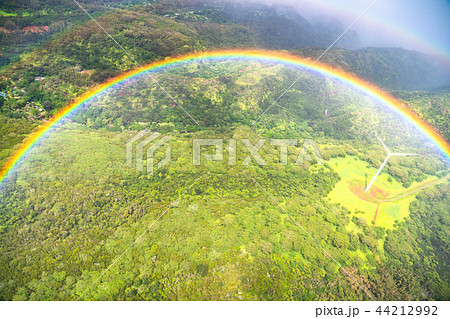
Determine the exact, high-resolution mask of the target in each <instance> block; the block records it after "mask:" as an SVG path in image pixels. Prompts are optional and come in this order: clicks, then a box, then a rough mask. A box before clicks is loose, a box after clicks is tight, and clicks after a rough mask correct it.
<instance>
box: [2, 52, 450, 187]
mask: <svg viewBox="0 0 450 319" xmlns="http://www.w3.org/2000/svg"><path fill="white" fill-rule="evenodd" d="M202 59H207V60H216V59H239V60H245V59H247V60H252V59H253V60H265V61H268V62H275V63H281V64H286V65H290V66H294V67H300V68H304V69H307V68H310V70H311V71H313V72H316V73H319V74H321V75H323V76H326V77H331V78H334V79H336V80H339V81H340V82H342V83H344V84H346V85H347V86H349V87H352V88H354V89H356V90H358V91H360V92H362V93H364V94H366V95H368V96H371V97H372V98H374V99H376V100H378V101H380V102H381V103H383V104H384V105H386V106H387V107H389V108H390V109H392V110H393V111H395V112H396V113H398V114H400V115H401V116H402V117H403V118H404V119H406V120H407V121H409V122H410V123H412V124H413V125H414V126H415V127H416V128H418V129H419V130H420V131H421V132H422V133H423V134H424V135H425V136H426V137H428V138H429V139H430V140H431V141H432V142H433V143H434V144H435V145H436V146H437V147H438V148H439V150H440V151H441V152H442V154H443V155H444V156H446V157H447V158H448V159H450V145H449V143H448V142H447V141H446V140H445V139H444V138H443V137H442V136H441V135H439V134H438V133H437V132H436V131H435V130H434V129H433V128H432V127H431V126H430V125H429V124H428V123H426V122H425V121H424V120H423V119H421V118H420V117H419V116H418V115H417V114H416V113H414V112H413V111H411V110H410V109H409V108H408V107H407V106H406V105H404V104H403V103H401V102H400V101H398V100H396V99H395V98H393V97H392V96H390V95H389V94H387V93H386V92H384V91H382V90H381V89H380V88H378V87H376V86H374V85H372V84H370V83H368V82H366V81H364V80H361V79H359V78H357V77H356V76H354V75H352V74H350V73H348V72H345V71H343V70H340V69H336V68H334V67H331V66H328V65H325V64H322V63H319V62H316V63H314V64H313V61H312V60H311V59H305V58H301V57H299V56H295V55H291V54H288V53H284V52H279V51H267V50H220V51H209V52H201V53H191V54H186V55H181V56H176V57H169V58H166V59H163V60H160V61H156V62H152V63H150V64H147V65H145V66H143V68H138V69H134V70H132V71H129V72H126V73H124V74H122V75H120V76H118V77H115V78H112V79H110V80H109V81H107V82H105V83H103V84H101V85H98V86H97V87H95V88H94V89H92V90H90V91H88V92H86V93H84V94H82V95H81V96H79V97H78V98H77V99H76V100H74V101H73V102H72V103H70V104H69V105H67V106H66V107H64V108H63V109H62V110H60V111H59V112H58V113H57V114H56V115H55V116H54V117H53V118H51V119H50V120H49V121H47V122H45V123H44V124H42V125H41V126H40V127H39V128H38V129H37V130H35V131H34V132H33V133H31V134H30V135H29V136H28V137H27V138H26V139H25V141H24V142H23V143H22V145H21V146H20V148H19V149H17V150H16V151H15V152H14V154H13V155H12V156H11V157H10V158H9V159H8V161H7V162H6V164H5V165H4V166H3V167H2V168H1V170H0V184H1V183H3V181H4V180H5V178H6V177H7V176H8V174H9V173H10V172H11V170H12V169H14V168H15V167H16V166H17V165H18V163H19V162H20V160H21V159H22V158H23V157H24V156H25V155H26V154H27V152H28V151H29V150H30V149H32V148H33V147H34V146H35V145H36V144H37V143H38V142H39V141H40V139H41V138H42V137H43V136H44V135H45V133H47V132H48V131H49V130H51V129H52V128H53V127H55V126H56V125H57V124H58V123H60V122H61V121H62V120H63V119H64V118H66V117H67V116H68V115H70V114H71V113H72V112H73V111H74V110H76V109H77V108H78V107H79V106H80V105H82V104H83V103H85V102H87V101H89V100H90V99H92V98H93V97H95V96H96V95H98V94H100V93H102V92H103V91H105V90H107V89H109V88H111V87H113V86H115V85H117V84H119V83H121V82H123V81H125V80H127V79H130V78H133V77H135V76H139V75H141V74H143V73H144V72H147V71H152V72H153V71H157V70H158V69H162V68H167V67H171V66H176V65H180V64H184V63H188V62H195V61H199V60H202Z"/></svg>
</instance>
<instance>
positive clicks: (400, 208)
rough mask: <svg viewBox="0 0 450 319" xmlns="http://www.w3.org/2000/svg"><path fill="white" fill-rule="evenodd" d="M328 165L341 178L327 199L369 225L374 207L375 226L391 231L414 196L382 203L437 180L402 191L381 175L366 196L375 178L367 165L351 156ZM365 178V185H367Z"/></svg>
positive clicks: (404, 215)
mask: <svg viewBox="0 0 450 319" xmlns="http://www.w3.org/2000/svg"><path fill="white" fill-rule="evenodd" d="M327 163H328V164H329V165H330V166H331V167H332V168H333V169H334V170H335V171H336V172H337V173H338V174H339V175H340V176H341V178H342V180H341V181H340V182H338V183H337V184H336V187H335V188H334V189H333V190H332V191H331V192H330V194H329V196H328V197H329V199H330V200H331V201H332V202H334V203H339V204H341V205H342V206H345V207H347V208H348V209H349V210H350V211H351V212H352V213H353V214H354V215H356V216H357V217H359V218H364V219H365V220H366V221H367V223H368V224H371V223H372V221H373V220H374V216H375V211H376V209H377V205H378V204H379V205H380V207H379V209H378V213H377V218H376V222H375V225H376V226H381V227H385V228H387V229H393V228H394V224H395V222H396V221H401V220H402V219H403V218H405V217H407V216H408V215H409V210H408V207H409V204H410V203H411V202H412V201H413V200H414V198H415V195H414V194H411V195H409V196H405V197H403V198H401V199H398V200H395V201H392V202H382V201H383V200H388V199H390V198H396V197H398V196H401V195H402V194H406V193H408V192H410V191H413V190H414V189H416V188H418V187H420V186H423V185H425V184H427V183H430V182H432V181H434V180H436V177H431V176H430V177H429V178H427V179H426V180H424V181H423V182H421V183H413V184H412V185H411V186H410V187H409V188H407V189H406V188H404V187H403V186H402V185H401V184H400V183H399V182H397V181H396V180H392V181H391V182H390V181H389V180H388V178H389V174H386V173H381V174H380V175H379V176H378V178H377V180H376V182H375V183H374V184H373V186H372V188H371V190H370V191H369V193H366V192H365V191H364V186H365V185H366V183H368V182H370V180H371V178H372V177H373V176H374V175H375V173H376V171H377V170H376V169H375V168H373V167H368V164H367V163H366V162H364V161H361V160H359V159H358V158H356V157H354V156H347V157H338V158H333V159H331V160H329V161H327ZM366 174H367V181H366ZM348 229H349V230H352V231H355V230H356V226H355V225H353V223H350V225H349V226H348Z"/></svg>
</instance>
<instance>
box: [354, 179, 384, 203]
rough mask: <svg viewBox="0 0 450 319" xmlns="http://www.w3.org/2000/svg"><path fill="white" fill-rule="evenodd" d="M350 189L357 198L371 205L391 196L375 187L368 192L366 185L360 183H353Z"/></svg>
mask: <svg viewBox="0 0 450 319" xmlns="http://www.w3.org/2000/svg"><path fill="white" fill-rule="evenodd" d="M349 189H350V191H351V192H352V193H353V194H355V195H356V197H358V198H359V199H362V200H363V201H366V202H370V203H378V202H379V201H382V200H384V199H386V198H387V197H388V196H389V193H388V192H385V191H383V190H381V189H379V188H377V187H376V186H374V185H372V187H371V188H370V190H369V191H368V192H366V191H365V187H364V185H362V184H360V183H358V182H351V183H350V185H349Z"/></svg>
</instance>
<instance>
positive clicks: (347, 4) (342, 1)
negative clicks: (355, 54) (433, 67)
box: [245, 0, 450, 56]
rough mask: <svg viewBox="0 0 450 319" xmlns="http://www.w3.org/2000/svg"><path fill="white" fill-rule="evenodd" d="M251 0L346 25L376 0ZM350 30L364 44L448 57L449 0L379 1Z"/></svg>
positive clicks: (449, 52)
mask: <svg viewBox="0 0 450 319" xmlns="http://www.w3.org/2000/svg"><path fill="white" fill-rule="evenodd" d="M251 1H253V2H258V3H266V4H267V3H272V4H289V5H291V6H293V7H294V8H295V9H296V11H298V13H299V14H301V15H302V16H304V17H305V18H307V19H308V20H310V22H314V18H317V17H330V16H331V17H335V18H337V19H338V20H340V21H341V22H342V23H343V25H344V26H345V27H347V26H349V25H350V24H352V22H353V21H354V20H356V18H357V17H358V16H359V15H360V14H361V13H362V12H364V11H365V10H366V9H367V8H368V7H369V6H370V5H371V4H372V3H373V2H374V1H375V0H272V1H269V0H251ZM245 2H249V1H245ZM352 30H355V31H357V33H358V35H359V37H360V39H361V41H362V43H363V45H364V46H388V47H403V48H406V49H411V50H418V51H422V52H426V53H429V54H434V55H447V56H448V55H450V0H379V1H378V2H377V3H376V4H375V5H374V6H373V7H372V8H371V9H370V10H369V11H368V12H367V14H366V15H364V16H363V17H362V18H361V20H360V21H359V22H358V24H357V25H355V26H354V27H353V28H352Z"/></svg>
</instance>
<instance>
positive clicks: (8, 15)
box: [0, 10, 17, 17]
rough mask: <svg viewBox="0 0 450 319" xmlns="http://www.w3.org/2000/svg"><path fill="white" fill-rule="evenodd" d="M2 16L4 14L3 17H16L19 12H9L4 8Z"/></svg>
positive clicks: (1, 12) (0, 12) (1, 11)
mask: <svg viewBox="0 0 450 319" xmlns="http://www.w3.org/2000/svg"><path fill="white" fill-rule="evenodd" d="M0 16H3V17H15V16H17V13H8V12H5V11H3V10H0Z"/></svg>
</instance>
